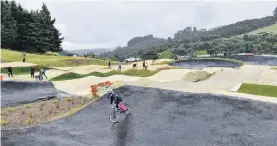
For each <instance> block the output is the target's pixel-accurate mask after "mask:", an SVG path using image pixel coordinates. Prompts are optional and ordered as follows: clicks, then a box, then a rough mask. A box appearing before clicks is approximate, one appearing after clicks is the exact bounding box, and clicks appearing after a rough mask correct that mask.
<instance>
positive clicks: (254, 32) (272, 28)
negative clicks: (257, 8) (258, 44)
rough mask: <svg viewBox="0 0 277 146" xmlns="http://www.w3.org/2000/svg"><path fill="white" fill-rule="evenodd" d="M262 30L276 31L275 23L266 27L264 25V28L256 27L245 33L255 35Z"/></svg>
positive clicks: (276, 25)
mask: <svg viewBox="0 0 277 146" xmlns="http://www.w3.org/2000/svg"><path fill="white" fill-rule="evenodd" d="M262 32H266V33H271V32H272V33H275V34H276V33H277V24H273V25H270V26H267V27H264V28H260V29H257V30H254V31H251V32H249V33H247V34H249V35H256V34H259V33H262Z"/></svg>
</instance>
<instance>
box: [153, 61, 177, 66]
mask: <svg viewBox="0 0 277 146" xmlns="http://www.w3.org/2000/svg"><path fill="white" fill-rule="evenodd" d="M174 62H175V61H173V60H172V61H163V62H160V63H154V65H164V64H170V63H174Z"/></svg>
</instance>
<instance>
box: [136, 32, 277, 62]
mask: <svg viewBox="0 0 277 146" xmlns="http://www.w3.org/2000/svg"><path fill="white" fill-rule="evenodd" d="M165 51H170V52H171V53H172V54H175V55H181V56H183V55H191V54H194V52H196V51H206V52H207V53H208V54H211V55H213V54H225V53H226V54H238V53H255V54H263V53H264V54H277V34H272V33H263V34H260V35H243V36H237V37H230V38H224V37H221V38H217V39H213V40H209V41H195V40H187V41H183V42H178V43H173V44H166V45H163V46H157V47H152V48H151V49H148V50H141V51H139V54H138V55H139V56H141V57H142V58H145V59H156V58H157V56H158V54H159V53H161V52H165Z"/></svg>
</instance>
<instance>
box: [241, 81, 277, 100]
mask: <svg viewBox="0 0 277 146" xmlns="http://www.w3.org/2000/svg"><path fill="white" fill-rule="evenodd" d="M238 92H239V93H247V94H253V95H261V96H270V97H277V86H272V85H258V84H246V83H243V84H242V85H241V87H240V88H239V90H238Z"/></svg>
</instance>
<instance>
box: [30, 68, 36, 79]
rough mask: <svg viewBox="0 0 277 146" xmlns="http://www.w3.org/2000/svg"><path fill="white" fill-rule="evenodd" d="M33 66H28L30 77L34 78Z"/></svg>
mask: <svg viewBox="0 0 277 146" xmlns="http://www.w3.org/2000/svg"><path fill="white" fill-rule="evenodd" d="M35 70H36V69H35V67H33V66H31V67H30V73H31V78H34V77H35Z"/></svg>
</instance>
